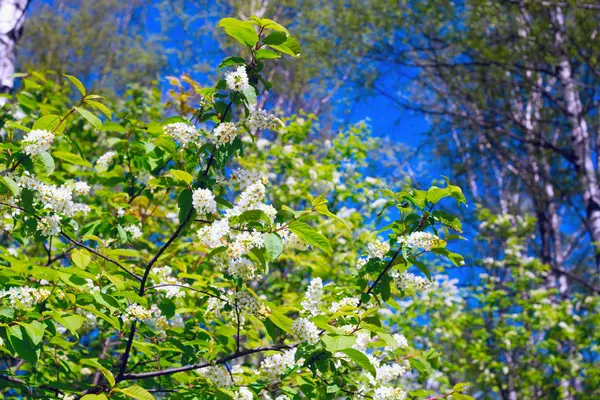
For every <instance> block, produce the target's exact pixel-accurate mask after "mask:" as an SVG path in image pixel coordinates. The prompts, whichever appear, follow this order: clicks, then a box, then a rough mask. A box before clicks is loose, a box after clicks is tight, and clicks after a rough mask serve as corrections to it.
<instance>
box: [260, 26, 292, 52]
mask: <svg viewBox="0 0 600 400" xmlns="http://www.w3.org/2000/svg"><path fill="white" fill-rule="evenodd" d="M287 37H288V35H287V34H286V33H285V32H279V31H274V32H271V33H270V34H269V35H267V36H266V37H265V38H264V39H263V43H264V44H268V45H272V44H274V45H278V44H283V43H284V42H285V41H286V40H287ZM261 50H262V49H261ZM259 51H260V50H259Z"/></svg>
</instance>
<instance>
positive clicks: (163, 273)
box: [152, 265, 188, 299]
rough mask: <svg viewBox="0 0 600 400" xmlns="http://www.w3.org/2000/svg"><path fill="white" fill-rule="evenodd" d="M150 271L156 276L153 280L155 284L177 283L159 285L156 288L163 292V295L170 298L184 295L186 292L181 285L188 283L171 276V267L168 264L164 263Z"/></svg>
mask: <svg viewBox="0 0 600 400" xmlns="http://www.w3.org/2000/svg"><path fill="white" fill-rule="evenodd" d="M152 272H153V274H154V275H155V276H156V278H157V279H156V281H155V282H156V284H157V285H178V286H160V287H157V288H156V290H159V291H161V292H164V293H165V296H166V297H167V298H168V299H171V298H173V297H175V298H179V297H184V296H185V294H186V292H185V290H184V289H183V288H182V287H181V286H188V285H187V284H185V283H183V282H180V281H178V280H177V278H175V277H174V276H172V274H173V269H172V268H171V267H169V266H168V265H165V266H164V267H159V268H154V270H153V271H152Z"/></svg>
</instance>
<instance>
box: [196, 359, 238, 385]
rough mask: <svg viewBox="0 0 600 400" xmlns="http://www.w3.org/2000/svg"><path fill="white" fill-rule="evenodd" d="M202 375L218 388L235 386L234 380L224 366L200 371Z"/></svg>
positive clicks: (214, 366) (215, 366)
mask: <svg viewBox="0 0 600 400" xmlns="http://www.w3.org/2000/svg"><path fill="white" fill-rule="evenodd" d="M200 373H201V374H202V375H204V377H205V378H206V379H208V380H211V381H212V382H213V383H214V384H215V385H216V386H217V387H222V388H225V387H230V386H233V380H232V379H231V376H230V375H229V372H227V369H225V367H223V366H222V365H211V366H210V367H207V368H204V369H201V370H200Z"/></svg>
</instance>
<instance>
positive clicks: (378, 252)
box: [367, 240, 390, 259]
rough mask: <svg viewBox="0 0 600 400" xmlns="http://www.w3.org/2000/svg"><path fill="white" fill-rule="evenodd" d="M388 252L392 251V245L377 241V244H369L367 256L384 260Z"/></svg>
mask: <svg viewBox="0 0 600 400" xmlns="http://www.w3.org/2000/svg"><path fill="white" fill-rule="evenodd" d="M388 251H390V244H389V243H388V242H381V241H379V240H376V241H375V242H371V243H369V244H367V254H368V255H369V257H370V258H381V259H383V257H385V255H386V254H387V252H388Z"/></svg>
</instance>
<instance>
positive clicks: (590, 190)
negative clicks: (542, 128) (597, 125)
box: [552, 7, 600, 271]
mask: <svg viewBox="0 0 600 400" xmlns="http://www.w3.org/2000/svg"><path fill="white" fill-rule="evenodd" d="M552 20H553V23H554V28H555V33H554V41H555V43H554V45H555V47H556V49H557V51H558V53H559V55H558V80H559V83H560V85H561V87H562V95H563V101H564V103H565V108H566V110H567V120H568V122H569V126H570V128H571V146H572V150H573V155H574V157H573V158H574V164H575V169H576V172H577V174H578V175H579V181H580V184H581V186H582V189H583V200H584V202H585V209H586V217H587V226H588V229H589V231H590V236H591V238H592V241H593V242H594V247H595V248H596V249H598V246H600V187H599V186H598V179H597V177H596V171H595V167H594V163H593V161H592V149H591V146H590V134H589V131H588V125H587V121H586V120H585V116H584V115H583V108H582V106H581V98H580V96H579V92H578V89H577V85H576V82H575V79H574V78H573V70H572V67H571V63H570V61H569V57H568V55H567V54H566V52H565V51H564V48H563V45H564V42H565V40H566V35H567V32H566V28H565V18H564V15H563V13H562V10H561V8H560V7H556V8H555V9H554V10H553V11H552ZM599 261H600V260H599V258H598V257H596V268H597V269H598V270H599V271H600V262H599Z"/></svg>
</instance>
